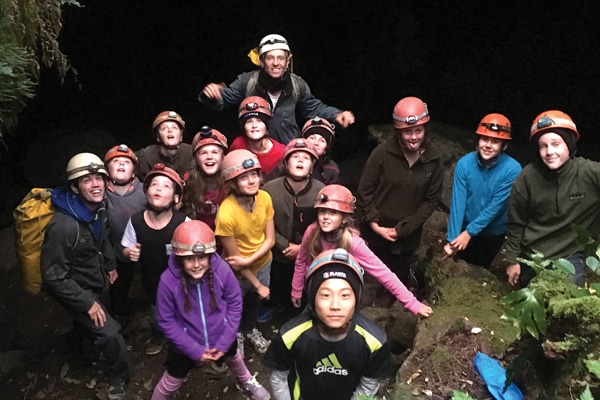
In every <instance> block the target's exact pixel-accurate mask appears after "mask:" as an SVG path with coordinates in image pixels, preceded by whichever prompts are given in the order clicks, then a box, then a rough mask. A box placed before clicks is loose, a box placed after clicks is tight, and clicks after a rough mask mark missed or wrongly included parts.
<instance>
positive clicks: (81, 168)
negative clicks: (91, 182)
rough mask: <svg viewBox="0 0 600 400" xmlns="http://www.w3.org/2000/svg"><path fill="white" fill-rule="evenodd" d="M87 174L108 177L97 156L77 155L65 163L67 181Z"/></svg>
mask: <svg viewBox="0 0 600 400" xmlns="http://www.w3.org/2000/svg"><path fill="white" fill-rule="evenodd" d="M88 174H102V175H104V176H106V177H108V172H106V168H105V167H104V163H103V162H102V160H101V159H100V157H98V156H97V155H95V154H92V153H79V154H76V155H74V156H73V157H72V158H71V159H70V160H69V162H68V163H67V180H69V181H72V180H75V179H77V178H79V177H82V176H84V175H88Z"/></svg>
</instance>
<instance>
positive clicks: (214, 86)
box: [202, 83, 227, 100]
mask: <svg viewBox="0 0 600 400" xmlns="http://www.w3.org/2000/svg"><path fill="white" fill-rule="evenodd" d="M226 87H227V85H225V84H224V83H209V84H208V85H206V86H205V87H204V89H202V93H203V94H204V95H205V96H206V97H208V98H209V99H213V100H221V89H225V88H226Z"/></svg>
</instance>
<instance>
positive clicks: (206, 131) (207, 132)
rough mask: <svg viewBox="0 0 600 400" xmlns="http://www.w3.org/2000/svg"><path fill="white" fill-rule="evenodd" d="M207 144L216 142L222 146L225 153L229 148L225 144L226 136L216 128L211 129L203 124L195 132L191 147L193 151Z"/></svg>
mask: <svg viewBox="0 0 600 400" xmlns="http://www.w3.org/2000/svg"><path fill="white" fill-rule="evenodd" d="M207 144H216V145H217V146H221V147H222V148H223V152H224V153H227V150H229V146H227V138H226V137H225V135H223V134H222V133H221V132H219V131H218V130H216V129H212V128H210V127H208V126H206V125H205V126H203V127H202V128H200V132H198V133H196V136H194V139H193V140H192V148H193V149H194V153H196V151H197V150H198V149H199V148H200V147H202V146H206V145H207Z"/></svg>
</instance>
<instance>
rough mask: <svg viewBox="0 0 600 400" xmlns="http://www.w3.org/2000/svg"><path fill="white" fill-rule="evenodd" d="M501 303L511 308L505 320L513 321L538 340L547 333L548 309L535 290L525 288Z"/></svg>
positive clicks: (509, 295)
mask: <svg viewBox="0 0 600 400" xmlns="http://www.w3.org/2000/svg"><path fill="white" fill-rule="evenodd" d="M500 301H501V302H502V303H503V304H506V305H508V306H509V309H508V310H507V311H506V312H505V313H504V314H503V315H502V318H503V319H507V320H512V321H513V322H514V324H515V325H516V326H518V327H519V328H520V329H521V330H522V331H527V332H528V333H529V334H530V335H531V336H533V337H534V338H536V339H537V340H539V338H540V334H542V335H544V334H545V333H546V328H547V324H546V308H545V306H544V303H543V301H542V300H541V299H540V298H539V295H538V294H537V292H536V291H535V290H532V289H529V288H523V289H520V290H517V291H515V292H512V293H509V294H507V295H506V296H504V297H502V299H501V300H500Z"/></svg>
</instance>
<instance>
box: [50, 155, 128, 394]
mask: <svg viewBox="0 0 600 400" xmlns="http://www.w3.org/2000/svg"><path fill="white" fill-rule="evenodd" d="M107 177H108V173H107V171H106V168H105V166H104V163H103V162H102V160H101V159H100V158H99V157H98V156H96V155H95V154H92V153H80V154H77V155H75V156H74V157H73V158H71V160H70V161H69V163H68V164H67V179H68V186H67V187H64V188H56V189H54V190H53V192H52V204H53V205H54V207H55V208H56V209H57V212H56V214H54V217H53V218H52V220H51V221H50V223H49V224H48V227H47V229H46V235H45V237H44V243H43V245H42V253H41V259H40V269H41V273H42V280H43V282H44V287H45V288H46V289H47V290H48V291H49V292H50V294H51V295H52V296H53V297H54V298H55V299H56V300H57V301H58V303H60V305H61V306H62V307H63V308H64V309H65V310H66V311H67V313H68V314H69V315H70V316H71V318H73V323H74V325H75V327H76V328H77V329H79V330H80V331H82V332H83V335H84V339H88V340H89V341H90V342H91V343H92V344H93V345H94V346H95V347H96V348H97V349H98V350H99V351H100V352H102V354H103V355H104V357H106V359H107V364H108V376H109V385H108V399H109V400H119V399H123V398H125V384H126V383H127V381H128V380H129V376H130V367H129V357H128V355H127V345H126V343H125V340H124V339H123V336H121V334H120V333H119V330H120V329H121V326H120V325H119V323H118V322H117V321H116V320H115V319H114V318H113V317H111V315H110V314H109V313H108V311H107V310H106V307H105V306H104V305H103V304H102V303H101V302H100V300H99V297H100V294H101V293H102V291H103V289H104V287H105V286H106V284H107V283H110V284H112V283H113V282H114V281H115V280H116V279H117V273H116V269H115V268H116V262H115V255H114V252H113V248H112V246H111V244H110V242H109V240H108V225H107V217H106V209H105V205H104V194H105V188H106V179H107Z"/></svg>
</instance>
